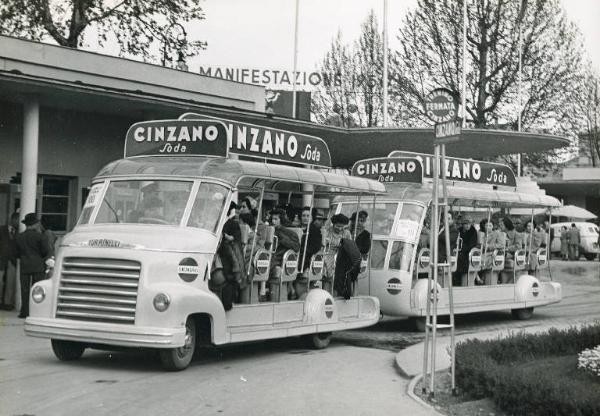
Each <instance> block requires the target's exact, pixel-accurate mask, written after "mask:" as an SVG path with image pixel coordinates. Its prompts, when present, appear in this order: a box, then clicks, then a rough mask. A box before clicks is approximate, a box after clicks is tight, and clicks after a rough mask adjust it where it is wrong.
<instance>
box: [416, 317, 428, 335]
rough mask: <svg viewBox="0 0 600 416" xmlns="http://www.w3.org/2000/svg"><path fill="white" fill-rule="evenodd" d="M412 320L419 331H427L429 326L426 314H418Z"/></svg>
mask: <svg viewBox="0 0 600 416" xmlns="http://www.w3.org/2000/svg"><path fill="white" fill-rule="evenodd" d="M412 321H413V326H414V327H415V329H416V330H417V332H425V329H426V328H427V318H425V317H424V316H417V317H414V318H412Z"/></svg>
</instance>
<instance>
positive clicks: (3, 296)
mask: <svg viewBox="0 0 600 416" xmlns="http://www.w3.org/2000/svg"><path fill="white" fill-rule="evenodd" d="M18 231H19V214H18V213H17V212H15V213H13V214H12V215H11V216H10V222H9V223H8V224H6V225H3V226H2V227H0V309H4V310H7V311H12V310H13V308H14V305H15V285H16V279H17V277H16V266H17V259H16V257H15V256H16V251H17V240H16V237H17V233H18Z"/></svg>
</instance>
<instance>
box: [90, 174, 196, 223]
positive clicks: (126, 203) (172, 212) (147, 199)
mask: <svg viewBox="0 0 600 416" xmlns="http://www.w3.org/2000/svg"><path fill="white" fill-rule="evenodd" d="M192 184H193V183H192V182H182V181H164V180H157V181H141V180H124V181H112V182H110V183H109V185H108V188H107V189H106V192H105V194H104V198H103V200H102V202H101V203H100V209H99V210H98V215H96V220H95V221H94V223H95V224H111V223H127V224H164V225H179V223H180V222H181V220H182V218H183V212H184V210H185V206H186V204H187V201H188V199H189V197H190V192H191V189H192Z"/></svg>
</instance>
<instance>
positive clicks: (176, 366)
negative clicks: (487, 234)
mask: <svg viewBox="0 0 600 416" xmlns="http://www.w3.org/2000/svg"><path fill="white" fill-rule="evenodd" d="M195 350H196V325H195V322H194V320H193V319H191V318H188V320H187V322H186V323H185V343H184V344H183V346H182V347H179V348H170V349H164V350H163V349H161V350H160V361H161V362H162V365H163V367H164V368H165V369H166V370H169V371H181V370H184V369H185V368H187V366H188V365H190V363H191V362H192V357H193V356H194V351H195Z"/></svg>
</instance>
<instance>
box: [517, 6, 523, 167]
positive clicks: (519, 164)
mask: <svg viewBox="0 0 600 416" xmlns="http://www.w3.org/2000/svg"><path fill="white" fill-rule="evenodd" d="M521 7H523V6H522V5H521ZM522 49H523V48H522V45H521V19H519V78H518V84H519V113H518V114H517V131H519V132H520V131H521V112H522V111H523V108H522V106H523V101H522V96H521V93H522V88H523V87H522V84H523V79H522V74H521V72H522V65H523V63H522V61H523V57H522ZM517 176H521V153H518V154H517Z"/></svg>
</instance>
